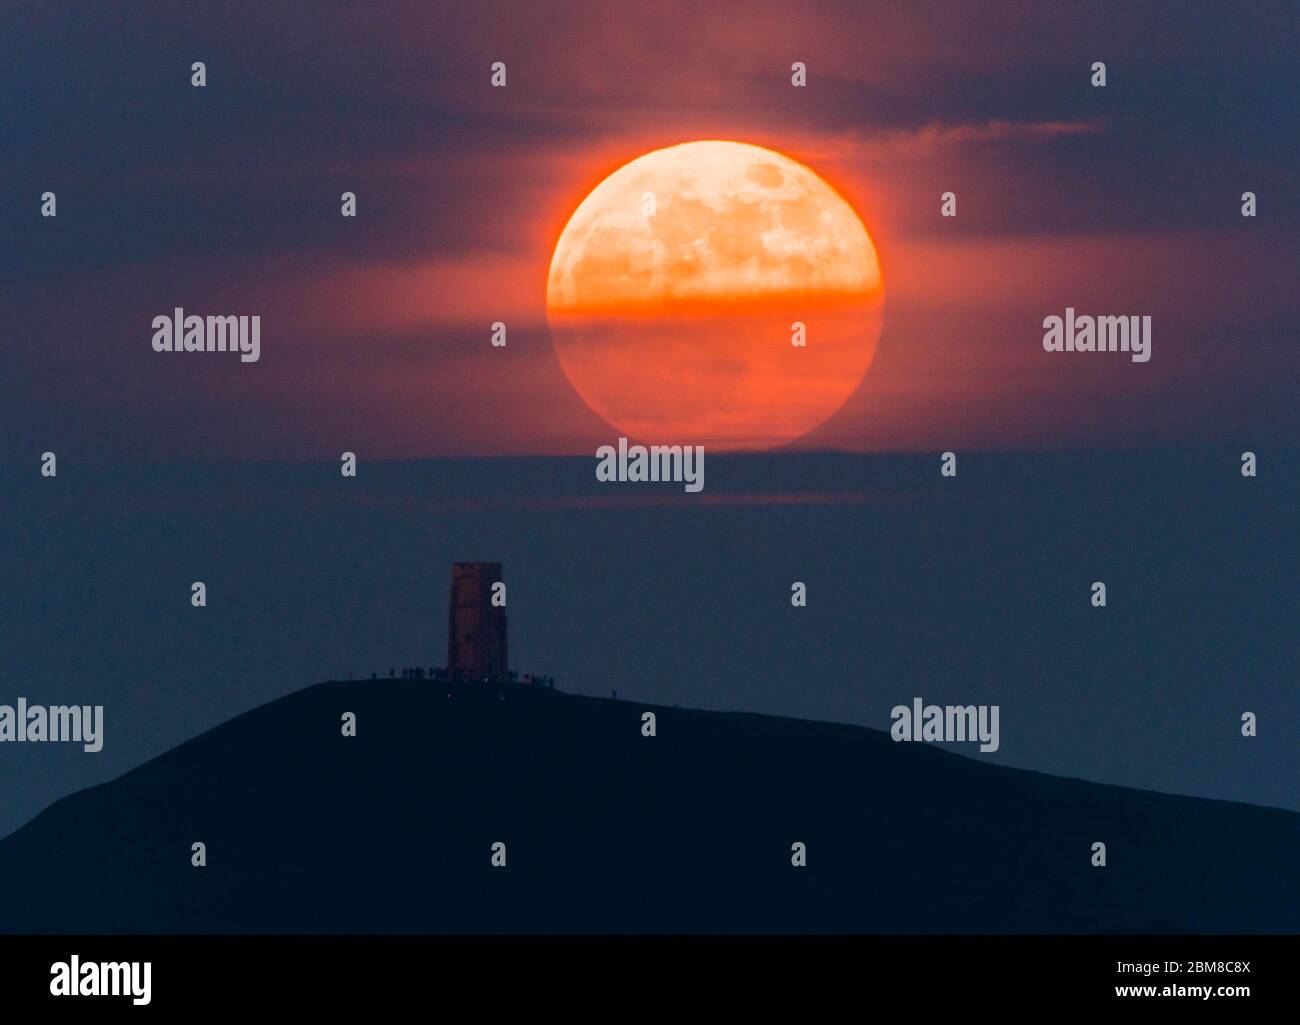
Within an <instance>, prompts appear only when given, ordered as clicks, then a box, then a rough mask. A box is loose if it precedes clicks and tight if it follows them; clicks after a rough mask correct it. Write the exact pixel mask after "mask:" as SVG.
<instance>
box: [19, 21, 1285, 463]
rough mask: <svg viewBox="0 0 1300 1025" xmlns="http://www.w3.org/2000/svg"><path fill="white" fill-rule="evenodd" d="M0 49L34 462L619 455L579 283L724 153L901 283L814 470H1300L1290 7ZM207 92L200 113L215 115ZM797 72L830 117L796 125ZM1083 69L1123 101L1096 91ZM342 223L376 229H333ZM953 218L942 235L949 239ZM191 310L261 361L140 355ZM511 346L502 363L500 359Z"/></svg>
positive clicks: (246, 31)
mask: <svg viewBox="0 0 1300 1025" xmlns="http://www.w3.org/2000/svg"><path fill="white" fill-rule="evenodd" d="M3 18H4V25H5V31H4V32H3V38H2V39H0V58H3V66H4V68H5V69H6V72H5V76H6V78H7V80H8V82H9V84H10V88H7V89H6V90H4V97H3V99H0V103H2V104H3V109H2V110H0V114H2V115H3V123H4V125H5V130H4V133H3V136H2V137H0V161H2V162H3V166H4V167H5V169H6V171H5V188H4V190H3V203H4V209H3V216H4V219H5V222H6V224H7V226H8V240H9V244H8V245H6V246H5V247H4V252H3V253H2V254H0V286H3V287H0V313H3V316H4V318H5V321H6V322H7V323H8V325H9V330H8V331H7V332H6V340H5V344H6V345H7V346H8V347H9V349H10V352H9V357H8V359H7V363H8V373H7V376H8V377H9V380H10V381H11V382H12V383H13V384H14V385H16V387H14V388H12V390H11V394H10V395H9V396H7V400H6V401H5V402H4V403H3V404H2V405H0V435H3V437H4V438H5V439H6V440H5V442H4V445H5V447H6V449H7V450H8V451H7V453H6V455H8V456H13V457H17V456H18V454H19V453H21V454H23V456H24V457H26V455H27V453H30V452H31V451H32V450H33V449H36V450H37V451H43V450H46V449H52V448H54V449H57V448H63V449H67V450H69V451H71V450H76V451H77V452H78V453H79V454H81V455H82V456H83V457H84V458H86V459H92V460H94V461H96V462H97V463H110V462H114V461H122V460H126V461H133V462H134V461H146V462H149V461H158V462H186V461H190V460H193V459H195V458H204V459H213V460H222V459H237V460H247V459H270V460H278V459H287V460H303V459H320V458H325V457H327V456H335V457H336V456H337V453H338V452H339V451H341V450H343V449H349V450H354V451H357V452H358V453H364V454H365V455H366V457H368V458H389V459H391V458H397V459H400V458H424V457H430V456H476V455H516V454H533V453H546V454H575V453H590V452H592V451H594V450H595V448H596V446H598V445H600V444H602V443H604V442H606V441H607V440H609V437H610V434H611V431H610V428H609V427H608V426H607V425H606V424H605V423H604V422H603V421H602V420H601V419H600V418H599V417H597V416H596V415H595V414H594V413H593V412H592V411H591V410H590V409H588V408H587V406H586V405H585V404H584V403H583V402H582V400H581V399H580V398H579V397H578V395H577V394H576V393H575V391H574V389H573V388H572V387H571V386H570V384H569V382H568V381H567V379H566V378H565V376H564V373H563V371H562V369H561V367H560V364H559V363H558V361H557V359H556V356H555V351H554V348H553V345H552V343H551V339H550V336H549V333H548V330H547V323H546V316H545V288H546V273H547V266H548V263H549V261H550V257H551V253H552V250H553V248H554V246H555V242H556V240H557V238H558V237H559V233H560V229H561V228H562V227H563V225H564V223H565V221H566V220H567V219H568V217H569V216H570V215H571V214H572V212H573V211H574V209H575V208H576V207H577V205H578V203H579V202H580V201H581V200H582V198H583V197H584V196H585V195H586V194H587V193H588V192H589V191H590V190H591V189H592V188H593V187H594V186H595V185H596V184H598V183H599V182H600V181H601V180H602V179H603V178H604V177H605V176H606V175H608V174H609V173H610V172H611V171H613V170H614V169H616V168H617V167H619V166H621V165H622V164H624V163H626V162H628V161H629V160H631V159H633V158H635V157H637V156H639V155H641V154H643V153H645V152H647V151H649V150H652V149H655V148H658V147H661V146H665V145H671V144H674V143H678V142H683V141H689V140H692V139H701V138H706V139H707V138H724V139H736V140H740V141H748V142H753V143H756V144H759V145H765V146H768V147H771V148H775V149H777V150H779V151H780V152H783V153H786V154H788V155H790V156H792V157H793V158H795V159H797V160H800V161H802V162H804V163H806V164H808V165H809V166H811V167H813V168H814V169H815V170H816V171H817V172H818V173H819V174H820V175H822V176H823V177H825V179H826V180H827V181H829V182H830V183H832V184H833V185H834V187H835V188H837V189H838V190H839V191H840V192H841V193H842V194H843V195H844V196H845V197H846V198H847V199H848V200H849V201H850V202H851V203H852V204H853V206H854V207H855V209H856V210H857V212H858V213H859V215H860V216H861V218H862V220H863V222H864V223H865V224H866V226H867V228H868V230H869V231H870V232H871V235H872V238H873V240H874V242H875V244H876V248H877V250H878V253H879V257H880V263H881V267H882V271H883V275H884V285H885V302H886V307H885V316H884V322H883V330H882V335H881V339H880V344H879V348H878V350H877V354H876V358H875V361H874V362H873V364H872V367H871V369H870V370H869V372H868V374H867V376H866V379H865V381H864V383H863V384H862V386H861V387H860V388H858V389H857V390H856V391H855V392H854V394H853V395H852V396H851V397H850V398H849V400H848V401H847V402H846V403H845V405H844V406H843V407H842V408H841V409H840V410H839V411H838V412H837V413H836V414H835V415H834V416H832V417H831V418H830V419H829V420H828V421H827V422H825V423H824V424H822V425H821V426H820V427H819V428H817V429H816V430H814V431H813V432H811V433H810V434H808V435H806V436H804V437H802V438H800V439H798V440H797V441H795V442H793V443H792V444H793V445H794V447H796V448H837V449H845V450H850V451H882V450H884V451H887V450H911V451H930V450H935V449H938V450H944V449H956V448H985V449H1022V448H1047V449H1050V448H1058V447H1073V446H1076V445H1086V446H1091V445H1098V446H1121V447H1131V446H1142V445H1161V444H1178V443H1181V442H1189V443H1194V442H1197V441H1202V442H1204V441H1217V440H1221V439H1225V438H1227V437H1232V438H1233V439H1234V440H1235V439H1237V438H1243V439H1247V440H1254V441H1255V442H1256V443H1259V444H1263V443H1265V442H1267V441H1272V442H1276V441H1278V440H1281V439H1289V438H1294V436H1295V429H1296V427H1297V413H1296V404H1295V403H1294V401H1292V400H1293V396H1294V394H1295V388H1296V384H1297V383H1298V382H1297V373H1296V366H1297V364H1296V361H1295V360H1294V359H1293V358H1292V357H1291V352H1292V348H1293V343H1294V333H1295V328H1296V325H1297V319H1298V318H1297V299H1296V291H1295V289H1294V281H1295V279H1296V272H1297V270H1298V269H1300V267H1298V266H1297V248H1296V247H1295V245H1294V244H1293V234H1294V230H1295V227H1296V220H1297V212H1296V203H1295V200H1294V196H1295V186H1296V184H1297V182H1296V175H1295V171H1294V168H1295V167H1296V164H1297V161H1296V157H1297V156H1298V154H1297V145H1298V144H1297V141H1296V133H1295V131H1294V125H1295V117H1296V101H1295V96H1296V89H1295V86H1296V71H1297V59H1296V56H1295V53H1294V47H1293V46H1291V45H1290V44H1291V42H1292V41H1293V40H1294V38H1295V35H1296V33H1295V29H1296V28H1297V26H1296V20H1297V15H1296V12H1295V10H1294V8H1293V7H1292V6H1290V5H1282V4H1278V5H1270V4H1261V5H1256V6H1253V7H1252V8H1251V9H1250V12H1249V13H1248V14H1243V13H1239V12H1235V11H1232V10H1230V9H1227V8H1212V7H1198V8H1195V9H1189V11H1188V12H1185V13H1182V14H1180V15H1179V16H1177V17H1173V16H1171V15H1170V12H1169V9H1168V8H1167V7H1164V6H1162V5H1143V4H1115V5H1072V7H1071V8H1070V9H1069V10H1062V9H1057V8H1048V7H1039V6H1034V5H1027V6H1024V7H1023V8H1022V9H1018V10H1015V11H1014V12H1010V11H1009V12H1006V13H1002V14H997V15H994V14H990V13H989V12H988V11H987V9H985V8H984V7H983V6H982V5H944V4H938V5H927V6H926V8H925V9H924V10H922V9H920V8H916V9H913V8H912V5H895V4H890V5H869V4H857V3H855V4H818V5H796V6H795V7H791V6H789V5H783V4H751V5H745V6H744V7H743V8H741V7H736V6H732V5H728V4H717V5H710V6H709V9H708V10H707V11H701V10H700V9H699V6H698V5H694V4H673V3H655V4H647V5H637V7H636V8H635V9H628V8H626V7H624V6H615V5H602V4H561V5H546V6H545V8H543V7H542V6H541V5H517V4H499V3H498V4H493V3H487V4H483V3H475V4H449V5H441V4H440V5H437V6H436V7H434V6H430V5H427V4H410V5H403V4H393V5H385V6H384V11H383V14H382V16H380V15H377V14H376V13H375V12H374V10H373V8H372V7H371V6H369V5H360V4H359V5H338V4H311V5H294V4H275V5H268V6H262V7H255V6H250V5H234V6H226V5H203V6H202V7H201V8H198V7H191V6H188V5H162V6H157V7H150V6H148V5H137V6H132V7H131V8H130V9H127V10H123V9H121V8H120V7H119V6H117V5H97V4H78V5H68V6H64V7H55V6H52V5H40V6H39V7H35V8H32V9H29V10H22V9H10V10H8V11H6V12H5V14H4V15H3ZM194 60H203V61H204V62H205V63H206V65H207V74H208V84H207V86H206V87H205V88H202V89H196V88H192V87H191V86H190V84H189V75H190V70H189V69H190V64H191V62H192V61H194ZM497 60H501V61H504V62H505V63H506V65H507V68H508V85H507V87H506V88H504V89H494V88H492V87H491V86H490V82H489V80H490V67H491V64H492V63H493V62H494V61H497ZM795 60H801V61H803V62H804V63H805V64H806V66H807V69H808V85H807V86H806V87H805V88H801V89H796V88H793V87H792V86H791V85H790V70H789V69H790V66H791V64H792V62H793V61H795ZM1096 60H1104V61H1105V62H1106V64H1107V73H1108V84H1107V85H1106V87H1105V88H1094V87H1093V86H1092V85H1091V84H1090V76H1091V70H1090V69H1091V65H1092V62H1093V61H1096ZM47 190H51V191H54V192H55V193H56V195H57V197H58V216H57V217H56V218H52V219H51V218H42V217H40V216H39V196H40V195H41V193H42V192H44V191H47ZM345 190H346V191H352V192H355V193H356V195H357V204H358V216H357V217H356V218H343V217H341V216H340V214H339V206H340V203H339V196H340V194H341V193H342V192H343V191H345ZM1247 190H1250V191H1254V192H1255V193H1256V194H1257V197H1258V216H1257V217H1255V218H1254V219H1247V218H1243V217H1242V216H1241V215H1240V207H1241V200H1240V195H1241V193H1242V192H1243V191H1247ZM945 191H952V192H954V193H956V195H957V202H958V215H957V216H956V217H955V218H944V217H941V216H940V214H939V207H940V199H939V197H940V195H941V193H943V192H945ZM175 306H182V307H185V308H188V309H190V310H197V311H207V312H211V311H217V310H221V311H226V310H228V311H230V312H243V313H249V314H258V315H260V316H261V317H262V324H263V355H262V358H261V360H260V361H259V362H258V363H257V364H251V365H238V364H237V363H234V362H230V361H223V360H219V359H217V360H214V359H206V358H205V359H201V360H192V359H178V360H168V359H165V358H163V357H162V356H160V355H159V354H157V353H154V352H152V351H151V350H150V348H149V347H148V345H147V344H146V343H147V338H148V335H149V331H150V329H149V326H148V325H149V324H150V322H151V319H152V317H154V316H155V315H158V314H159V313H163V312H166V311H170V310H171V309H173V308H174V307H175ZM1067 306H1073V307H1074V308H1076V309H1077V310H1079V311H1080V312H1081V313H1082V312H1090V311H1091V312H1093V313H1098V314H1102V313H1109V314H1121V315H1122V314H1146V315H1150V316H1152V318H1153V353H1154V358H1153V359H1152V361H1151V362H1150V363H1148V364H1145V365H1141V366H1133V365H1130V364H1129V363H1128V362H1124V361H1121V360H1116V359H1113V358H1107V357H1101V358H1098V357H1095V356H1094V357H1086V356H1079V355H1073V354H1071V355H1063V354H1048V353H1044V352H1043V350H1042V347H1041V338H1042V333H1043V329H1042V326H1041V325H1042V321H1043V318H1044V317H1046V316H1049V315H1052V314H1056V315H1060V314H1062V313H1063V312H1064V309H1065V308H1066V307H1067ZM497 321H502V322H505V323H507V324H508V325H509V342H508V345H507V346H506V347H505V348H504V349H501V348H497V349H494V348H492V347H491V346H490V344H489V342H488V338H489V333H490V325H491V324H492V323H494V322H497Z"/></svg>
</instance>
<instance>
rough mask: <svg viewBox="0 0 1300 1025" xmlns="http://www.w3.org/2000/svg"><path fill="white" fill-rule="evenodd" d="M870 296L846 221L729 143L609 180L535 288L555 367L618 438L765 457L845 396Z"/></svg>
mask: <svg viewBox="0 0 1300 1025" xmlns="http://www.w3.org/2000/svg"><path fill="white" fill-rule="evenodd" d="M883 302H884V286H883V282H882V280H881V274H880V265H879V262H878V260H877V257H876V250H875V246H874V245H873V244H872V242H871V238H870V236H869V235H868V234H867V230H866V228H865V227H864V226H863V224H862V220H861V219H860V218H859V217H858V215H857V213H855V212H854V210H853V208H852V207H851V206H849V204H848V203H847V202H846V201H845V200H844V199H843V198H842V197H841V196H840V195H839V193H837V192H836V191H835V190H834V189H833V188H831V186H830V185H828V184H827V183H826V182H825V181H823V180H822V179H821V178H820V177H818V175H817V174H816V173H815V172H813V171H812V170H811V169H810V168H807V167H805V166H804V165H803V164H800V163H797V162H796V161H794V160H791V159H790V158H789V157H787V156H785V155H783V154H781V153H777V152H776V151H774V150H770V149H765V148H763V147H761V146H753V145H750V144H748V143H741V142H724V141H703V142H687V143H682V144H681V145H678V146H670V147H668V148H666V149H660V150H655V151H653V152H651V153H647V154H645V155H644V156H640V157H637V158H636V159H635V160H633V161H631V162H630V163H628V164H625V165H623V166H622V167H620V168H619V169H618V170H617V171H615V172H614V173H613V174H611V175H610V176H609V177H608V178H606V179H605V180H604V181H602V182H601V183H600V184H599V185H598V186H596V188H595V189H593V190H592V191H591V193H590V194H589V195H588V196H587V197H586V199H584V200H583V201H582V203H581V204H580V205H579V206H578V209H577V210H576V211H575V212H574V214H573V216H572V217H571V218H569V221H568V223H567V224H566V225H565V227H564V230H563V231H562V232H561V233H560V238H559V241H558V242H557V243H556V245H555V252H554V255H553V256H552V257H551V266H550V272H549V274H548V277H547V285H546V306H547V319H548V322H549V324H550V328H551V334H552V337H553V339H554V342H555V349H556V353H557V355H558V357H559V360H560V365H561V366H562V367H563V368H564V372H565V374H566V375H567V376H568V378H569V381H570V382H571V383H572V385H573V387H574V388H575V389H576V391H577V392H578V394H579V395H580V396H581V397H582V399H583V400H584V401H585V402H586V403H587V405H588V406H590V407H591V409H592V410H594V411H595V412H596V413H597V414H598V415H599V416H600V417H602V418H603V419H604V420H605V421H606V422H607V423H609V424H610V425H611V426H613V427H615V428H616V429H618V430H619V431H620V432H621V433H623V434H625V435H627V436H628V437H629V438H632V439H634V440H639V441H642V442H648V443H651V444H704V445H706V446H710V447H713V448H715V449H745V448H754V449H761V448H769V447H771V446H773V445H779V444H782V443H784V442H788V441H791V440H793V439H795V438H799V437H801V436H802V435H804V434H807V433H808V432H809V431H811V430H812V429H813V428H814V427H816V426H818V425H819V424H821V423H823V422H824V421H825V420H826V419H827V418H828V417H830V416H831V415H832V414H833V413H834V412H835V411H836V410H837V409H839V408H840V407H841V406H842V405H843V404H844V402H845V401H846V400H847V399H848V397H849V396H850V395H851V394H852V393H853V392H854V390H855V389H856V388H857V387H858V385H859V384H860V383H861V382H862V378H863V376H864V375H865V374H866V371H867V368H868V367H869V366H870V364H871V360H872V357H873V356H874V355H875V350H876V342H877V340H878V338H879V335H880V319H881V310H882V308H883Z"/></svg>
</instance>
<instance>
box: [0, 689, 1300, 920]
mask: <svg viewBox="0 0 1300 1025" xmlns="http://www.w3.org/2000/svg"><path fill="white" fill-rule="evenodd" d="M647 709H650V710H653V711H655V712H656V713H657V715H658V736H656V737H653V738H645V737H643V736H642V735H641V714H642V712H643V711H646V710H647ZM348 711H350V712H355V713H356V714H357V716H358V736H357V737H355V738H344V737H343V736H341V734H340V716H341V715H342V713H344V712H348ZM1097 840H1101V841H1104V842H1105V843H1106V845H1107V849H1108V861H1109V865H1108V867H1106V868H1093V867H1092V866H1091V864H1090V849H1091V845H1092V843H1093V842H1094V841H1097ZM194 841H203V842H204V843H206V844H207V850H208V866H207V867H206V868H201V869H198V868H193V867H191V864H190V845H191V844H192V843H193V842H194ZM495 841H503V842H505V843H506V844H507V849H508V866H507V867H506V868H505V869H499V868H493V867H491V865H490V864H489V856H490V847H491V845H492V844H493V843H494V842H495ZM795 841H802V842H804V843H805V844H807V847H808V867H807V868H794V867H792V866H791V864H790V845H791V844H792V843H793V842H795ZM1298 866H1300V815H1296V814H1294V813H1292V812H1287V811H1280V810H1273V809H1267V808H1258V807H1252V806H1247V805H1236V804H1229V803H1225V802H1219V801H1208V800H1201V799H1196V798H1183V797H1171V796H1165V795H1159V794H1154V793H1146V792H1142V791H1137V790H1128V789H1124V788H1119V787H1113V786H1103V785H1098V784H1092V783H1085V782H1081V781H1077V780H1071V779H1061V778H1055V777H1050V776H1045V775H1041V774H1038V773H1033V772H1025V771H1021V770H1016V769H1008V768H1002V767H998V766H994V765H989V764H985V763H981V762H979V761H976V760H974V759H970V758H963V757H960V756H957V755H953V754H949V753H947V752H944V751H941V750H937V749H934V748H930V747H927V746H925V745H923V744H896V743H894V742H893V741H891V740H890V738H889V737H888V735H887V734H885V733H881V732H878V731H874V730H867V729H862V728H858V727H849V726H839V725H833V724H827V723H816V722H805V721H799V720H793V719H782V718H773V717H767V716H757V715H742V714H727V713H713V712H698V711H689V710H685V709H676V708H663V707H654V706H646V705H640V704H637V703H635V702H630V701H609V700H603V699H594V698H585V697H576V696H572V695H566V694H562V693H558V692H555V691H550V690H544V689H541V688H535V687H528V686H507V687H496V686H472V685H465V684H460V685H456V686H454V687H449V686H448V685H445V684H437V683H433V682H431V681H405V680H401V681H398V680H377V681H376V680H367V681H359V682H348V683H338V682H331V683H324V684H320V685H318V686H314V687H310V688H308V689H306V690H303V691H300V692H298V693H295V694H292V695H290V696H288V697H286V698H283V699H281V700H278V701H275V702H272V703H271V704H268V705H265V706H263V707H261V708H258V709H255V710H254V711H251V712H249V713H247V714H244V715H241V716H239V717H238V718H236V719H234V720H232V721H230V722H228V723H226V724H224V725H222V726H220V727H218V728H216V729H214V730H212V731H210V732H208V733H206V734H204V735H203V736H200V737H198V738H196V739H194V740H192V741H190V742H189V743H186V744H184V745H182V746H180V747H178V748H176V749H175V750H173V751H170V752H168V753H167V754H165V755H163V756H161V757H159V758H156V759H154V760H153V761H151V762H149V763H147V764H145V765H142V766H140V767H139V768H137V769H135V770H133V771H131V772H129V773H127V774H125V775H124V776H122V777H120V778H119V779H117V780H114V781H113V782H111V783H108V784H105V785H103V786H99V787H95V788H93V789H90V790H86V791H83V792H81V793H78V794H75V795H73V796H72V797H69V798H66V799H64V800H61V801H59V802H58V803H57V804H55V805H54V806H52V807H51V808H49V809H48V810H47V811H46V812H44V813H43V814H41V815H40V816H38V817H37V818H36V819H35V820H33V821H32V822H30V823H29V824H28V825H27V826H25V827H24V828H23V829H21V830H19V831H18V832H17V833H15V834H13V835H12V836H11V837H9V838H7V839H6V840H4V841H2V842H0V879H3V880H5V890H6V893H5V901H4V905H3V911H0V931H10V932H63V931H86V932H145V931H157V932H354V931H355V932H406V931H421V932H425V931H427V932H443V931H449V932H507V931H543V932H564V931H598V932H606V931H609V932H640V931H650V932H679V931H710V932H736V931H781V932H784V931H796V932H808V931H817V932H820V931H862V932H947V931H954V932H1003V931H1015V932H1040V931H1043V932H1058V931H1060V932H1076V931H1078V932H1095V931H1144V932H1145V931H1155V932H1176V931H1184V930H1185V931H1193V932H1255V931H1259V932H1293V931H1300V890H1298V888H1297V886H1296V878H1297V876H1296V872H1297V867H1298Z"/></svg>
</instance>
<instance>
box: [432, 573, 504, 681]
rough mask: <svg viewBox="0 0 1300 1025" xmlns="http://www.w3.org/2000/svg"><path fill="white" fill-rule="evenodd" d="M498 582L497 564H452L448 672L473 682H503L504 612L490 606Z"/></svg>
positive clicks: (502, 609)
mask: <svg viewBox="0 0 1300 1025" xmlns="http://www.w3.org/2000/svg"><path fill="white" fill-rule="evenodd" d="M500 580H501V563H499V562H453V563H452V564H451V609H450V615H449V617H448V626H447V668H448V669H449V670H451V673H452V675H453V676H456V675H457V674H459V675H460V676H462V677H467V678H469V679H473V680H504V679H505V678H506V673H507V672H508V670H509V663H508V662H507V659H506V610H505V607H504V606H500V605H493V604H492V585H493V584H495V583H497V582H498V581H500Z"/></svg>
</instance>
